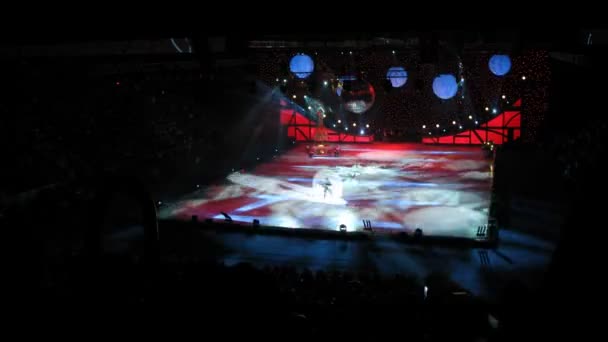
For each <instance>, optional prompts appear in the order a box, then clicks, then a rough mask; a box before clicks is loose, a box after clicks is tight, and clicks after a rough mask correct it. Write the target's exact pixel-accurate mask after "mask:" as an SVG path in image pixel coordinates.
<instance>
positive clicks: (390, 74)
mask: <svg viewBox="0 0 608 342" xmlns="http://www.w3.org/2000/svg"><path fill="white" fill-rule="evenodd" d="M386 79H387V80H389V81H391V84H392V85H393V88H399V87H403V85H404V84H405V82H407V71H405V69H404V68H403V67H391V68H389V69H388V71H387V72H386Z"/></svg>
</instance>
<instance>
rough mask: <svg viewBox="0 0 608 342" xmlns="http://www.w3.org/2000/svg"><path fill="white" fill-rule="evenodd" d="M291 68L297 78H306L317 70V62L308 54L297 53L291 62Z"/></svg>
mask: <svg viewBox="0 0 608 342" xmlns="http://www.w3.org/2000/svg"><path fill="white" fill-rule="evenodd" d="M289 70H291V72H292V73H293V74H294V75H296V77H297V78H306V77H308V76H310V74H312V72H313V71H314V70H315V63H314V62H313V61H312V58H310V56H308V55H305V54H300V55H295V56H293V57H292V58H291V61H290V62H289Z"/></svg>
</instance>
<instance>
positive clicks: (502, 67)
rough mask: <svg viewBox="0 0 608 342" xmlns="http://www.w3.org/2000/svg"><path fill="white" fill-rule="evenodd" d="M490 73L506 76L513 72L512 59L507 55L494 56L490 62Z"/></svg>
mask: <svg viewBox="0 0 608 342" xmlns="http://www.w3.org/2000/svg"><path fill="white" fill-rule="evenodd" d="M488 67H490V71H491V72H492V73H493V74H494V75H496V76H504V75H506V74H507V73H509V71H510V70H511V58H509V56H507V55H494V56H492V57H491V58H490V61H489V62H488Z"/></svg>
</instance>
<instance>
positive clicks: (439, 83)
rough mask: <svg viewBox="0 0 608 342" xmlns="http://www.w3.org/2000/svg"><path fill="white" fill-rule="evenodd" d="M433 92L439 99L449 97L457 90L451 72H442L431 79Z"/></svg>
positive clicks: (454, 78) (456, 84)
mask: <svg viewBox="0 0 608 342" xmlns="http://www.w3.org/2000/svg"><path fill="white" fill-rule="evenodd" d="M433 92H434V93H435V95H437V97H438V98H440V99H444V100H447V99H450V98H452V97H454V95H456V93H457V92H458V83H457V82H456V77H454V75H451V74H442V75H439V76H437V77H435V79H434V80H433Z"/></svg>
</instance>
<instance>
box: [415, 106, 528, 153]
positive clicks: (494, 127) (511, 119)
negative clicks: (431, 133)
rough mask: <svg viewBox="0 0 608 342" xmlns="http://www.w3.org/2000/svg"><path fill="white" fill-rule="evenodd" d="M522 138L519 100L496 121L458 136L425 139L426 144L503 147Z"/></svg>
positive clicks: (498, 116) (496, 118) (497, 117)
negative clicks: (488, 144)
mask: <svg viewBox="0 0 608 342" xmlns="http://www.w3.org/2000/svg"><path fill="white" fill-rule="evenodd" d="M520 136H521V100H517V101H516V102H515V104H514V105H513V108H512V109H511V110H507V111H504V112H502V113H501V114H500V115H497V116H496V117H495V118H494V119H492V120H490V121H488V122H486V123H483V124H481V125H479V128H476V129H469V130H466V131H463V132H460V133H457V134H452V135H445V136H437V137H424V138H422V142H423V143H425V144H454V145H479V144H485V143H486V142H492V143H494V144H495V145H502V144H504V143H506V142H508V141H513V140H517V139H519V137H520Z"/></svg>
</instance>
